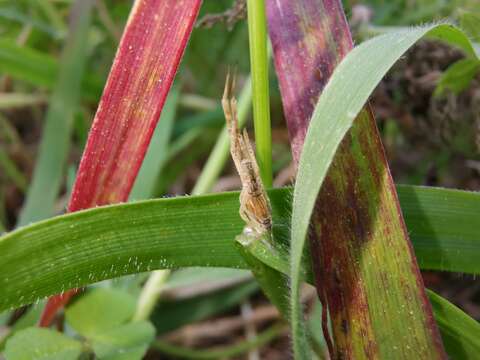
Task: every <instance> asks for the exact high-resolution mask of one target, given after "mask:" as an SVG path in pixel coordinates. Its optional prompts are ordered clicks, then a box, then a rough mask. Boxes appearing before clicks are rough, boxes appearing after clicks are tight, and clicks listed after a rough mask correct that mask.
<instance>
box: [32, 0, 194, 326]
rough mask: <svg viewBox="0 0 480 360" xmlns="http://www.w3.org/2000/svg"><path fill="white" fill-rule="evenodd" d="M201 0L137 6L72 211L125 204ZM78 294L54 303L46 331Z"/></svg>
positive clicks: (151, 0)
mask: <svg viewBox="0 0 480 360" xmlns="http://www.w3.org/2000/svg"><path fill="white" fill-rule="evenodd" d="M200 4H201V0H137V1H136V2H135V5H134V7H133V9H132V11H131V14H130V18H129V21H128V23H127V25H126V28H125V31H124V35H123V37H122V40H121V42H120V45H119V48H118V51H117V55H116V57H115V60H114V62H113V66H112V69H111V71H110V76H109V78H108V80H107V84H106V86H105V90H104V92H103V96H102V99H101V100H100V104H99V106H98V110H97V113H96V115H95V119H94V121H93V124H92V128H91V130H90V134H89V137H88V142H87V145H86V148H85V151H84V153H83V157H82V160H81V163H80V167H79V170H78V175H77V179H76V181H75V185H74V188H73V192H72V196H71V198H70V203H69V205H68V211H69V212H73V211H78V210H82V209H86V208H90V207H94V206H98V205H105V204H112V203H118V202H122V201H126V200H127V199H128V195H129V193H130V190H131V189H132V186H133V182H134V180H135V178H136V176H137V173H138V171H139V169H140V166H141V164H142V161H143V158H144V156H145V152H146V150H147V147H148V144H149V142H150V139H151V137H152V134H153V131H154V129H155V126H156V124H157V121H158V119H159V116H160V112H161V110H162V107H163V105H164V103H165V99H166V96H167V94H168V92H169V90H170V87H171V85H172V82H173V78H174V76H175V73H176V71H177V68H178V65H179V63H180V59H181V57H182V55H183V52H184V50H185V47H186V45H187V41H188V39H189V36H190V34H191V32H192V28H193V24H194V22H195V19H196V17H197V15H198V11H199V8H200ZM73 294H75V290H72V291H68V292H66V293H65V294H63V295H62V296H57V297H53V298H51V299H50V300H49V301H48V304H47V306H46V308H45V310H44V313H43V315H42V318H41V321H40V325H41V326H48V325H49V324H50V323H51V321H52V319H53V317H54V316H55V314H56V312H57V311H58V309H60V308H61V307H62V306H64V305H65V304H66V303H68V301H69V299H70V297H71V296H72V295H73Z"/></svg>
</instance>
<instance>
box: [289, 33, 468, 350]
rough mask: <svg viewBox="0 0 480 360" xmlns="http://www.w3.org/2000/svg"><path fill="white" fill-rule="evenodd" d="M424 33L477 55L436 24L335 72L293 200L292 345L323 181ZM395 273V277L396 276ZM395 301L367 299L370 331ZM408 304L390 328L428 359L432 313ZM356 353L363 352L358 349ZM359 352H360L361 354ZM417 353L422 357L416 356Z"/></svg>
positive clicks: (382, 42) (361, 52)
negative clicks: (383, 84) (372, 100)
mask: <svg viewBox="0 0 480 360" xmlns="http://www.w3.org/2000/svg"><path fill="white" fill-rule="evenodd" d="M426 35H428V36H429V37H436V38H440V39H442V40H444V41H447V42H449V43H453V44H455V45H456V46H458V47H460V48H462V49H464V50H465V51H466V52H467V53H468V54H469V55H471V56H474V51H473V48H472V47H471V45H470V43H469V41H468V39H467V38H466V37H465V36H464V35H463V33H461V32H460V31H459V30H457V29H455V28H453V27H452V26H450V25H432V26H427V27H420V28H415V29H412V30H408V31H402V32H398V33H390V34H385V35H382V36H379V37H377V38H374V39H372V40H369V41H367V42H365V43H363V44H362V45H360V46H359V47H357V48H355V49H354V50H352V51H351V52H350V53H349V54H348V55H347V57H346V58H345V59H344V60H343V61H342V62H341V63H340V64H339V65H338V66H337V68H336V69H335V71H334V74H333V76H332V78H331V80H330V81H329V83H328V84H327V86H326V87H325V89H324V91H323V94H322V95H321V97H320V99H319V101H318V103H317V106H316V108H315V111H314V114H313V116H312V120H311V124H310V127H309V129H308V133H307V136H306V139H305V144H304V147H303V150H302V155H301V159H300V162H299V170H298V175H297V181H296V185H295V192H294V201H293V213H292V236H291V238H292V242H291V274H290V276H291V279H292V298H291V301H292V303H291V305H292V319H291V320H292V327H293V331H294V344H295V342H296V337H295V332H296V331H298V329H300V327H301V319H302V315H301V307H300V304H299V293H300V274H301V263H302V256H303V252H304V245H305V242H306V236H307V232H308V228H309V224H310V218H311V215H312V212H313V209H314V206H315V202H316V199H317V196H318V193H319V191H320V188H321V186H322V183H323V180H324V179H325V177H326V175H327V171H328V169H329V167H330V164H331V163H332V161H333V159H334V156H335V153H336V151H337V149H338V147H339V146H340V143H341V141H342V139H343V138H344V136H345V134H346V133H347V132H348V130H349V129H350V128H351V126H352V125H353V122H354V120H355V119H356V117H357V115H359V114H360V116H364V115H361V110H362V108H363V106H364V105H365V103H366V102H367V100H368V97H369V96H370V94H371V93H372V92H373V90H374V89H375V87H376V86H377V84H378V83H379V82H380V80H381V79H382V77H383V76H384V75H385V74H386V72H387V71H388V70H389V69H390V68H391V66H393V64H394V63H395V62H396V61H397V60H398V59H399V58H400V57H401V56H402V55H403V54H404V53H405V52H406V51H407V50H408V49H409V48H410V47H411V46H412V45H413V44H415V42H417V41H418V40H419V39H421V38H422V37H424V36H426ZM352 146H354V145H352ZM368 251H370V253H369V254H372V256H373V255H374V251H375V250H373V249H369V250H368ZM362 254H363V253H362ZM385 254H386V253H385ZM385 254H384V255H385ZM391 255H392V254H391ZM392 256H393V255H392ZM382 259H383V260H382V261H383V264H389V262H388V261H387V259H386V258H382ZM392 260H393V259H392ZM362 261H367V260H362ZM368 261H370V260H368ZM393 263H395V261H393ZM407 263H408V262H407V261H406V262H405V265H402V266H406V267H407V269H406V272H404V274H405V275H407V274H408V272H409V271H410V270H409V268H408V266H410V265H408V264H407ZM365 266H366V265H365ZM393 271H395V270H393ZM370 275H371V274H370V273H369V272H368V271H366V275H365V276H366V277H368V276H370ZM391 275H392V276H396V275H395V274H391ZM412 276H413V274H412ZM372 281H373V280H372ZM408 282H409V283H410V282H411V283H412V284H414V283H415V279H414V278H413V277H411V276H409V280H408ZM389 284H390V285H392V284H393V285H395V284H397V285H398V284H399V282H390V283H389ZM365 286H366V289H367V290H368V289H370V288H369V286H371V289H372V291H373V289H374V288H375V285H374V284H373V283H372V284H368V285H365ZM395 286H396V285H395ZM390 290H391V291H390V294H394V293H398V294H401V292H402V291H400V289H390ZM368 291H369V290H368ZM397 291H398V292H397ZM393 298H394V297H391V298H389V300H391V301H385V299H383V297H382V298H380V297H378V296H374V294H373V296H372V297H369V300H368V304H369V307H370V317H372V316H373V317H372V318H371V322H372V324H373V325H372V331H376V330H375V329H377V330H378V331H380V329H379V328H377V326H380V325H381V324H380V323H382V326H384V322H383V321H384V319H383V320H382V321H380V319H377V318H376V316H375V315H376V314H378V315H380V314H379V313H375V312H374V311H373V312H372V309H374V308H375V309H377V308H378V307H381V308H383V309H385V311H386V313H394V312H396V311H397V307H398V303H397V302H396V301H393V300H392V299H393ZM409 304H410V305H411V306H412V309H414V310H411V311H412V312H413V316H408V314H409V313H410V310H409V313H406V314H407V315H406V317H404V320H403V323H402V322H399V321H392V322H390V325H391V326H396V328H395V329H392V333H398V334H403V335H405V336H407V337H408V338H409V339H408V340H406V339H405V341H404V342H403V343H402V349H404V350H405V349H407V350H405V351H407V353H408V351H413V350H408V349H413V348H416V347H417V346H416V345H415V346H412V345H414V344H417V345H418V346H425V350H424V351H422V353H423V354H424V355H425V354H426V353H427V352H429V351H434V349H436V348H437V346H436V341H435V339H434V336H430V335H429V334H427V333H426V332H423V329H425V328H428V314H424V313H423V305H422V304H421V301H420V299H418V302H414V301H412V302H410V303H409ZM406 309H407V307H404V311H406ZM410 314H411V313H410ZM380 316H381V315H380ZM402 317H403V315H402ZM407 320H408V321H411V323H409V324H410V325H409V326H408V327H409V328H411V329H416V330H415V331H413V330H409V331H408V333H406V332H405V329H406V328H407V326H406V325H405V322H406V321H407ZM395 324H397V325H395ZM402 329H403V330H402ZM432 331H433V330H432ZM403 335H402V336H403ZM392 340H393V339H392ZM299 341H301V340H299ZM389 344H390V343H389V342H388V341H381V342H380V341H377V342H376V345H375V346H376V349H375V350H374V352H377V351H378V352H379V353H378V354H380V355H381V354H386V353H385V352H387V351H389V346H390V345H389ZM301 346H302V344H300V343H298V344H297V346H296V347H297V348H299V347H301ZM417 350H418V349H417ZM417 350H415V351H417ZM357 351H362V350H361V349H357ZM438 351H439V353H438V354H437V355H438V356H440V357H441V349H439V350H438ZM357 354H359V353H358V352H357ZM412 354H413V353H412ZM416 354H417V355H418V353H417V352H416ZM404 355H405V356H407V355H406V353H402V354H401V353H400V352H399V353H398V356H400V357H401V356H404Z"/></svg>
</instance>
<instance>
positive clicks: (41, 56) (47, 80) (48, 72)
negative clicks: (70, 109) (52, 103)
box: [0, 39, 103, 101]
mask: <svg viewBox="0 0 480 360" xmlns="http://www.w3.org/2000/svg"><path fill="white" fill-rule="evenodd" d="M0 72H2V73H4V74H8V75H10V76H11V77H13V78H15V79H19V80H22V81H25V82H27V83H29V84H31V85H34V86H40V87H45V88H47V89H54V88H55V86H56V84H57V79H58V77H59V72H60V64H59V63H58V61H57V60H56V59H55V58H53V57H52V56H50V55H48V54H45V53H42V52H40V51H38V50H35V49H32V48H29V47H26V46H23V47H22V46H19V45H18V44H16V43H15V41H13V40H8V39H1V40H0ZM102 85H103V84H102V81H101V80H100V79H98V77H97V76H95V75H93V74H85V76H84V77H83V81H82V96H83V97H84V98H85V99H87V100H89V101H97V100H98V99H99V98H100V94H101V92H102Z"/></svg>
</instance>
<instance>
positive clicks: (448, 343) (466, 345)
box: [427, 291, 480, 359]
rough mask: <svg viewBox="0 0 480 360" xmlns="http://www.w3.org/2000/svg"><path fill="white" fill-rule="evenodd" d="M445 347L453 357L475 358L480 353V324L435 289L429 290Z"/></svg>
mask: <svg viewBox="0 0 480 360" xmlns="http://www.w3.org/2000/svg"><path fill="white" fill-rule="evenodd" d="M427 294H428V297H429V299H430V302H431V303H432V307H433V311H434V312H435V320H436V321H437V323H438V325H439V327H440V332H441V334H442V339H443V343H444V344H445V349H446V350H447V353H448V354H449V355H450V356H451V358H452V359H475V358H476V357H477V356H478V354H480V337H479V336H478V335H479V334H480V324H479V323H478V321H475V320H473V319H472V318H471V317H470V316H468V315H467V314H465V313H464V312H463V311H462V310H460V309H459V308H457V307H456V306H455V305H453V304H451V303H450V302H448V301H446V300H445V299H443V298H442V297H440V296H438V295H437V294H435V293H434V292H433V291H427Z"/></svg>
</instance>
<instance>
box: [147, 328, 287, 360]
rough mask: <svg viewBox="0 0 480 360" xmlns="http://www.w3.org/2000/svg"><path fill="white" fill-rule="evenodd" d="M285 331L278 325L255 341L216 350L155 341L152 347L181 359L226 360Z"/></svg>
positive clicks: (265, 342)
mask: <svg viewBox="0 0 480 360" xmlns="http://www.w3.org/2000/svg"><path fill="white" fill-rule="evenodd" d="M284 330H285V325H284V324H282V323H278V324H275V325H273V326H272V327H270V328H268V329H267V330H265V331H264V332H262V333H260V334H259V335H258V336H257V337H256V338H255V339H253V340H247V341H243V342H241V343H239V344H235V345H232V346H226V347H222V348H217V349H208V350H193V349H188V348H184V347H180V346H177V345H172V344H169V343H167V342H165V341H161V340H157V341H155V343H154V344H153V347H154V348H155V349H157V350H159V351H161V352H164V353H166V354H169V355H173V356H177V357H180V358H182V359H227V358H231V357H234V356H238V355H241V354H243V353H245V352H247V351H249V350H251V349H255V348H258V347H260V346H262V345H264V344H267V343H268V342H270V341H271V340H272V339H275V338H276V337H278V336H280V335H281V334H282V333H283V331H284Z"/></svg>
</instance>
